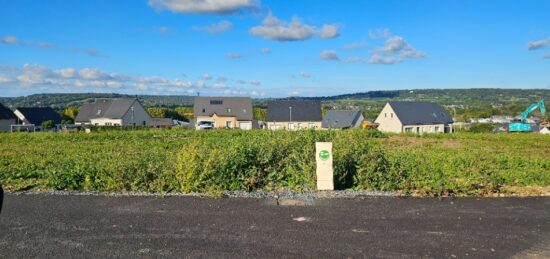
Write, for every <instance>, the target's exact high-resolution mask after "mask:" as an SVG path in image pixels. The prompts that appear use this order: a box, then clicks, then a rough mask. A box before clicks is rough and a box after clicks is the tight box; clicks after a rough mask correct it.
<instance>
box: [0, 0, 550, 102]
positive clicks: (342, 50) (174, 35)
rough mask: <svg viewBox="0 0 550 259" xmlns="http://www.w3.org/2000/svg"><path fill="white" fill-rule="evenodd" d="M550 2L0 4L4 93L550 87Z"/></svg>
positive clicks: (262, 93) (62, 0)
mask: <svg viewBox="0 0 550 259" xmlns="http://www.w3.org/2000/svg"><path fill="white" fill-rule="evenodd" d="M548 10H550V1H546V0H540V1H529V0H526V1H519V0H517V1H506V0H485V1H477V0H446V1H441V0H438V1H430V0H423V1H416V0H414V1H413V0H410V1H406V0H399V1H392V0H378V1H364V0H347V1H319V0H285V1H283V0H271V1H268V0H132V1H112V0H93V1H92V0H89V1H85V0H79V1H66V0H48V1H39V0H33V1H31V0H11V1H10V0H0V96H21V95H28V94H33V93H49V92H55V93H60V92H117V93H130V94H170V95H171V94H177V95H196V94H197V93H198V92H199V93H200V94H201V95H239V96H242V95H244V96H253V97H284V96H320V95H323V96H324V95H334V94H343V93H353V92H361V91H369V90H389V89H411V88H478V87H501V88H549V87H550V15H548Z"/></svg>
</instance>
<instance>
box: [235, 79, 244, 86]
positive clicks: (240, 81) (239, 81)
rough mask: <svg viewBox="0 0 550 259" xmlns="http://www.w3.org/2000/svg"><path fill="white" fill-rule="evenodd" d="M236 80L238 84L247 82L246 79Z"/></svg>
mask: <svg viewBox="0 0 550 259" xmlns="http://www.w3.org/2000/svg"><path fill="white" fill-rule="evenodd" d="M236 82H237V84H240V85H244V84H246V81H244V80H240V79H239V80H237V81H236Z"/></svg>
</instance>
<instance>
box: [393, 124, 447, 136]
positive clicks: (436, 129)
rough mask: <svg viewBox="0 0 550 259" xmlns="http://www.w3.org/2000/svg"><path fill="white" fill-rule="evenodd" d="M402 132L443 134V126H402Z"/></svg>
mask: <svg viewBox="0 0 550 259" xmlns="http://www.w3.org/2000/svg"><path fill="white" fill-rule="evenodd" d="M403 132H405V133H419V134H422V133H444V132H445V124H433V125H403Z"/></svg>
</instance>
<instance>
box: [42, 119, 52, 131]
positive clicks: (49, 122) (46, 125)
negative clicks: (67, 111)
mask: <svg viewBox="0 0 550 259" xmlns="http://www.w3.org/2000/svg"><path fill="white" fill-rule="evenodd" d="M53 127H55V122H53V121H52V120H47V121H43V122H42V128H43V129H46V130H49V129H53Z"/></svg>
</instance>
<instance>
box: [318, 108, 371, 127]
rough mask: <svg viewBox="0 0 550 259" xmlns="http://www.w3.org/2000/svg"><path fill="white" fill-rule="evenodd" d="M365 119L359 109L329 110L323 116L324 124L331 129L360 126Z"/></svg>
mask: <svg viewBox="0 0 550 259" xmlns="http://www.w3.org/2000/svg"><path fill="white" fill-rule="evenodd" d="M364 119H365V118H364V117H363V114H361V111H358V110H329V111H327V113H326V114H325V117H324V118H323V122H322V126H323V128H330V129H349V128H360V127H361V123H363V120H364Z"/></svg>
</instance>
